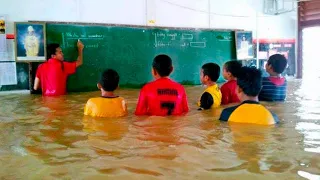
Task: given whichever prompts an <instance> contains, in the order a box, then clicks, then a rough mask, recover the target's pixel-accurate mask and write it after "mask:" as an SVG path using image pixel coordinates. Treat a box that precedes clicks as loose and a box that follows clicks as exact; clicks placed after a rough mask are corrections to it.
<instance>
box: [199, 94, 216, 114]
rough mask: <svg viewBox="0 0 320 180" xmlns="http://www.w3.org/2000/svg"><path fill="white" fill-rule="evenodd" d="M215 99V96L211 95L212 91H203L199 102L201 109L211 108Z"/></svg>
mask: <svg viewBox="0 0 320 180" xmlns="http://www.w3.org/2000/svg"><path fill="white" fill-rule="evenodd" d="M213 101H214V100H213V97H212V96H211V94H210V93H208V92H205V93H203V94H202V96H201V99H200V102H199V106H200V109H199V110H202V109H210V108H211V106H212V105H213V103H214V102H213Z"/></svg>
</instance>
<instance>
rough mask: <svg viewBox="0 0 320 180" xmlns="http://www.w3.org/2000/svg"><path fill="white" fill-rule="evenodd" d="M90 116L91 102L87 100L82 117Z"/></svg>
mask: <svg viewBox="0 0 320 180" xmlns="http://www.w3.org/2000/svg"><path fill="white" fill-rule="evenodd" d="M91 114H92V107H91V101H90V99H89V100H88V102H87V104H86V105H85V107H84V115H91Z"/></svg>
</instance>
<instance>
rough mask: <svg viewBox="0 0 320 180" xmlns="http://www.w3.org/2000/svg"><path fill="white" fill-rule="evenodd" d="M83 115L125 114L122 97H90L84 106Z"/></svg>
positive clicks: (106, 115) (115, 115)
mask: <svg viewBox="0 0 320 180" xmlns="http://www.w3.org/2000/svg"><path fill="white" fill-rule="evenodd" d="M84 114H85V115H89V116H93V117H121V116H125V115H126V114H127V112H126V108H125V100H124V98H122V97H96V98H90V99H89V100H88V102H87V104H86V106H85V110H84Z"/></svg>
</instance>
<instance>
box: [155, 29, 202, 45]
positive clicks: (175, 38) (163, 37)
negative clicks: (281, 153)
mask: <svg viewBox="0 0 320 180" xmlns="http://www.w3.org/2000/svg"><path fill="white" fill-rule="evenodd" d="M152 34H153V35H154V46H155V47H192V48H205V47H206V42H205V38H203V40H200V41H199V42H198V41H196V40H195V39H194V36H193V34H189V33H182V34H178V33H165V32H156V33H152Z"/></svg>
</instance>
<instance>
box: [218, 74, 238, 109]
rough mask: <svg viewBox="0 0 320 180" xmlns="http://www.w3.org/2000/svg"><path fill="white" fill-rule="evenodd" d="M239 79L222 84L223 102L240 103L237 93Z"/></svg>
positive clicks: (223, 103) (224, 103)
mask: <svg viewBox="0 0 320 180" xmlns="http://www.w3.org/2000/svg"><path fill="white" fill-rule="evenodd" d="M236 88H237V81H236V80H230V81H228V82H226V83H225V84H224V85H222V86H221V89H220V90H221V93H222V100H221V104H222V105H226V104H230V103H239V102H240V100H239V97H238V95H237V93H236Z"/></svg>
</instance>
